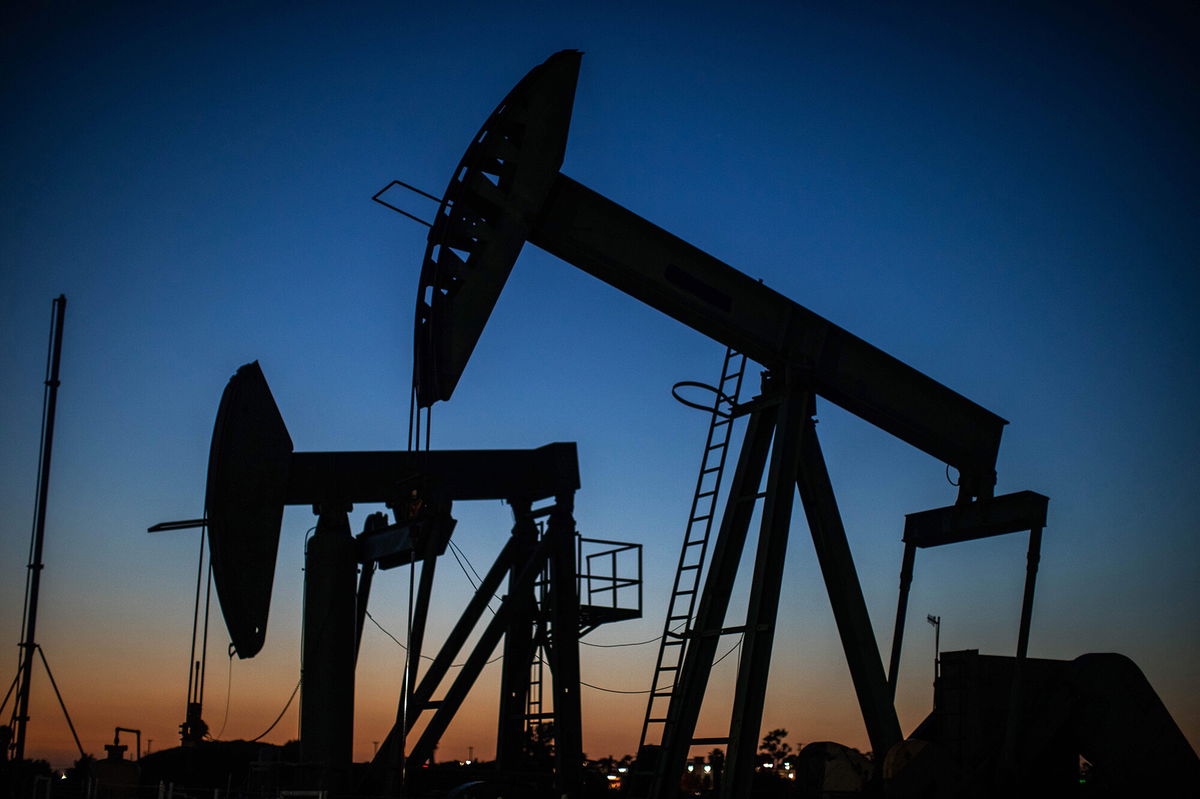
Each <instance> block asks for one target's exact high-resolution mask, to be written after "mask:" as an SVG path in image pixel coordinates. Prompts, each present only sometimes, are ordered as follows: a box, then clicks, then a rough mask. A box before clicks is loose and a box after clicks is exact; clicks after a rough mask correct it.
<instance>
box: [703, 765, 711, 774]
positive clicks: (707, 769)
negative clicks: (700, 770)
mask: <svg viewBox="0 0 1200 799" xmlns="http://www.w3.org/2000/svg"><path fill="white" fill-rule="evenodd" d="M704 773H705V774H712V766H711V765H710V764H708V763H705V764H704Z"/></svg>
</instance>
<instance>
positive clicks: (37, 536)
mask: <svg viewBox="0 0 1200 799" xmlns="http://www.w3.org/2000/svg"><path fill="white" fill-rule="evenodd" d="M66 312H67V298H66V295H63V294H60V295H58V297H57V298H55V300H54V303H53V305H52V310H51V312H50V325H51V330H52V333H51V338H50V355H49V363H48V367H47V376H46V393H45V405H44V407H43V409H42V413H43V416H42V452H41V458H40V466H41V469H40V471H39V473H38V492H37V494H38V495H37V509H36V511H35V513H34V519H33V547H32V550H31V553H30V558H29V566H28V569H29V592H28V594H26V600H25V601H26V605H25V629H24V630H22V636H21V638H22V640H21V684H20V690H19V691H18V693H17V718H16V721H17V744H16V753H15V754H16V759H17V760H23V759H24V758H25V726H26V724H27V723H28V721H29V683H30V678H31V677H32V676H33V653H34V651H35V650H36V649H37V612H38V592H39V590H40V588H41V583H42V565H43V564H42V544H43V543H44V542H45V538H46V498H47V496H48V495H49V491H50V453H51V449H52V447H53V445H54V411H55V407H56V405H57V403H58V367H59V363H60V362H61V360H62V336H63V317H64V316H65V315H66Z"/></svg>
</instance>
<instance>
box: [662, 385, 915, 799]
mask: <svg viewBox="0 0 1200 799" xmlns="http://www.w3.org/2000/svg"><path fill="white" fill-rule="evenodd" d="M779 382H780V381H779V379H778V378H777V377H776V378H773V377H772V376H770V375H768V377H767V379H766V381H765V382H764V391H763V394H762V396H760V397H758V398H756V399H755V400H753V401H752V402H750V403H747V405H746V406H744V407H743V411H749V413H750V418H749V422H748V424H747V428H746V435H745V440H744V442H743V444H742V449H741V452H740V453H739V456H738V463H737V469H736V471H735V473H734V476H733V481H732V484H731V486H730V492H729V497H728V500H727V504H726V508H725V513H724V516H723V518H722V521H721V527H720V530H719V532H718V534H717V540H716V542H715V544H714V547H713V554H712V565H711V566H710V568H709V573H708V576H707V579H706V580H705V584H704V592H703V594H702V596H701V598H700V608H699V611H698V612H697V615H696V623H695V626H694V628H693V633H692V640H691V641H689V642H688V645H687V651H686V652H685V654H684V658H683V665H682V669H681V672H680V675H679V682H678V689H677V690H676V691H675V693H674V694H673V696H672V699H671V706H670V709H669V710H668V713H667V722H666V727H665V729H664V732H663V739H662V748H663V751H662V754H661V758H660V759H659V761H658V768H657V773H656V774H655V778H654V782H653V785H652V787H651V797H653V799H668V797H673V796H674V794H675V791H676V790H677V789H678V780H679V775H680V774H681V773H682V771H683V766H684V763H685V760H686V758H687V755H688V750H689V748H690V747H691V746H692V745H693V744H695V743H703V744H706V745H707V744H718V743H725V744H727V753H726V757H727V761H726V762H727V765H726V769H725V778H724V780H723V781H722V785H721V789H720V791H721V793H720V795H721V797H723V799H732V797H737V796H746V795H747V794H748V793H749V787H750V778H751V776H752V773H753V767H754V762H755V753H756V751H757V744H758V733H759V727H760V726H761V724H762V713H763V703H764V701H765V698H766V685H767V676H768V672H769V670H770V661H771V649H772V646H773V643H774V638H775V620H776V616H777V615H778V610H779V591H780V588H781V586H782V580H783V569H784V561H785V555H786V552H787V539H788V532H789V528H790V526H791V517H792V505H793V498H794V493H793V490H792V485H793V484H794V485H795V486H796V487H797V488H798V489H799V491H800V498H801V502H802V504H803V506H804V510H805V514H806V516H807V518H808V524H809V528H810V531H811V533H812V536H813V543H814V545H815V548H816V553H817V559H818V561H819V563H820V565H821V571H822V574H823V575H824V577H825V583H826V587H827V589H828V593H829V599H830V603H831V604H832V605H833V612H834V618H835V620H836V621H837V625H838V631H839V633H840V635H841V638H842V646H843V648H844V650H845V653H846V660H847V662H848V664H849V666H850V674H851V677H852V679H853V681H854V686H855V690H856V692H857V694H858V700H859V705H860V707H861V708H862V712H863V720H864V722H865V723H866V726H867V733H868V735H869V736H870V739H871V745H872V747H873V748H874V750H875V751H876V752H886V751H887V750H888V748H890V747H891V746H892V744H894V743H896V742H897V741H899V740H900V738H901V735H900V724H899V721H898V720H897V718H896V712H895V708H894V707H893V705H892V700H891V695H890V693H889V692H888V685H887V679H886V677H885V675H884V671H883V663H882V661H881V659H880V656H879V649H878V646H877V645H876V643H875V638H874V634H873V632H872V628H871V621H870V618H869V616H868V614H867V608H866V602H865V601H864V600H863V596H862V588H861V586H860V584H859V581H858V574H857V572H856V570H855V568H854V561H853V558H852V557H851V554H850V548H849V545H848V543H847V542H846V533H845V529H844V528H843V526H842V522H841V516H840V514H839V513H838V509H837V503H836V500H835V498H834V495H833V490H832V487H831V484H830V481H829V474H828V472H827V470H826V468H825V461H824V458H823V457H822V455H821V449H820V445H819V444H818V442H817V437H816V429H815V421H814V420H813V418H812V417H813V413H814V393H813V391H812V389H811V387H809V386H808V385H806V384H805V383H804V382H803V381H802V380H800V379H799V377H798V376H796V375H793V374H789V375H788V376H787V378H786V379H785V380H783V381H782V382H783V385H779ZM768 453H769V454H770V469H769V471H768V473H767V485H766V489H765V490H764V491H763V492H762V493H760V492H759V486H760V485H761V483H762V477H763V471H764V469H765V468H766V466H767V459H768ZM760 497H761V498H764V499H765V502H764V507H763V513H762V521H761V525H760V528H759V537H758V546H757V550H756V555H755V564H754V580H753V584H752V587H751V594H750V600H749V605H748V608H747V612H746V622H745V624H744V625H743V626H737V627H725V626H724V624H725V615H726V611H727V610H728V608H729V601H730V595H731V593H732V591H733V586H734V581H735V579H736V576H737V572H738V566H739V563H740V561H741V556H742V551H743V549H744V548H745V542H746V537H747V534H748V530H749V525H750V519H751V516H752V515H753V511H754V502H755V500H756V499H758V498H760ZM731 633H742V635H743V641H742V653H741V659H740V662H739V664H738V678H737V687H736V691H735V696H734V704H733V712H732V714H731V718H730V724H729V735H728V737H727V738H725V739H720V738H703V739H697V738H695V737H694V734H695V728H696V723H697V720H698V718H699V714H700V707H701V704H702V702H703V699H704V694H705V690H706V688H707V686H708V679H709V675H710V673H711V670H712V662H713V658H714V657H715V655H716V651H717V645H718V641H719V639H720V637H721V636H722V635H724V634H731Z"/></svg>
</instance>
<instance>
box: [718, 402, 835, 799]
mask: <svg viewBox="0 0 1200 799" xmlns="http://www.w3.org/2000/svg"><path fill="white" fill-rule="evenodd" d="M812 401H813V398H812V394H811V392H808V391H800V390H792V389H791V388H790V387H788V388H786V389H785V394H784V398H783V402H782V403H781V405H780V410H779V417H778V422H777V424H776V427H775V445H774V447H773V448H772V450H771V469H770V472H769V473H768V477H767V489H766V499H765V501H764V505H763V515H762V522H761V526H760V528H759V536H758V553H757V555H756V557H755V561H754V579H753V582H752V583H751V587H750V602H749V606H748V607H747V610H746V631H745V632H744V633H743V638H742V653H741V661H740V663H739V664H738V676H737V689H736V690H735V692H734V698H733V715H732V719H731V721H730V725H729V745H728V751H727V753H726V761H725V778H724V780H723V781H722V784H721V788H720V796H721V798H722V799H737V797H743V796H749V794H750V782H751V779H752V777H753V776H754V765H755V763H756V762H757V760H758V758H757V752H758V733H759V727H760V726H761V725H762V714H763V704H764V702H765V701H766V694H767V676H768V674H769V673H770V670H771V649H772V646H773V644H774V640H775V620H776V617H777V615H778V611H779V589H780V587H781V586H782V584H783V565H784V561H785V559H786V556H787V542H788V530H789V528H790V527H791V522H792V505H793V501H794V499H795V496H796V491H795V489H794V488H793V486H794V485H795V483H796V477H797V472H798V470H799V458H800V438H801V433H802V431H804V427H805V419H806V417H807V416H808V413H809V408H810V407H811V406H812Z"/></svg>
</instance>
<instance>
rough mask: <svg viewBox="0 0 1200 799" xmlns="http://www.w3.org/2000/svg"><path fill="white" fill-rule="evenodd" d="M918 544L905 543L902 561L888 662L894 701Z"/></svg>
mask: <svg viewBox="0 0 1200 799" xmlns="http://www.w3.org/2000/svg"><path fill="white" fill-rule="evenodd" d="M916 556H917V545H916V544H914V543H913V542H911V541H908V542H906V543H905V544H904V560H903V561H901V563H900V598H899V599H898V600H896V627H895V629H894V630H893V631H892V657H891V662H890V663H889V664H888V688H889V689H890V690H891V692H892V702H893V703H895V700H896V680H898V679H899V678H900V647H901V646H902V645H903V644H904V621H905V619H906V618H907V617H908V590H909V588H910V587H911V586H912V578H913V561H914V560H916Z"/></svg>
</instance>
